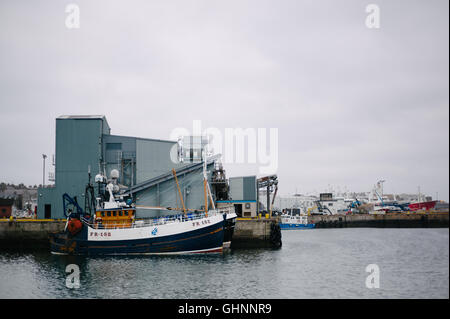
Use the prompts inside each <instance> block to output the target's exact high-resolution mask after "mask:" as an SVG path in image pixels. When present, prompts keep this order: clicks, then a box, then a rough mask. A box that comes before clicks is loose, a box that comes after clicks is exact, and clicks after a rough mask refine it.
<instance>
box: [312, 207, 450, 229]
mask: <svg viewBox="0 0 450 319" xmlns="http://www.w3.org/2000/svg"><path fill="white" fill-rule="evenodd" d="M309 218H310V221H311V222H312V223H314V224H316V228H336V227H379V228H435V227H449V226H448V225H449V224H448V219H449V213H448V211H447V212H430V213H387V214H354V215H313V216H310V217H309Z"/></svg>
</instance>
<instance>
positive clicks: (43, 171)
mask: <svg viewBox="0 0 450 319" xmlns="http://www.w3.org/2000/svg"><path fill="white" fill-rule="evenodd" d="M42 158H43V160H44V164H43V165H42V187H45V159H46V158H47V155H45V154H42Z"/></svg>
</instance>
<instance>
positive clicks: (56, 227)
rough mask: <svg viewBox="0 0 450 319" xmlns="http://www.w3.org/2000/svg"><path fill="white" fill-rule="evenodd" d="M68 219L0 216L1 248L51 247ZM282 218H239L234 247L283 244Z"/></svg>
mask: <svg viewBox="0 0 450 319" xmlns="http://www.w3.org/2000/svg"><path fill="white" fill-rule="evenodd" d="M310 221H311V222H313V223H315V224H316V227H317V228H341V227H342V228H343V227H381V228H433V227H447V228H448V227H449V213H448V211H447V212H431V213H388V214H354V215H331V216H329V215H328V216H327V215H313V216H310ZM65 224H66V220H52V219H38V220H33V219H29V220H27V219H17V220H9V219H0V249H2V250H5V249H16V248H25V249H34V248H44V249H48V248H49V238H48V237H49V234H50V233H53V232H59V231H62V230H63V229H64V226H65ZM281 237H282V236H281V231H280V228H279V218H277V217H272V218H256V219H255V218H253V219H252V218H238V220H237V221H236V225H235V230H234V235H233V240H232V244H231V247H232V248H260V247H272V248H273V247H275V248H279V247H281V245H282V238H281Z"/></svg>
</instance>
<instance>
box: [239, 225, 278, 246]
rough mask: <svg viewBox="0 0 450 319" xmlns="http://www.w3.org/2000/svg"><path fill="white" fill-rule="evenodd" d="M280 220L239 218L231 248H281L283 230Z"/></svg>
mask: <svg viewBox="0 0 450 319" xmlns="http://www.w3.org/2000/svg"><path fill="white" fill-rule="evenodd" d="M278 223H279V219H278V218H267V219H266V218H256V219H255V218H252V219H251V218H238V219H237V220H236V225H235V228H234V234H233V240H232V241H231V248H265V247H272V248H279V247H281V230H280V226H279V224H278Z"/></svg>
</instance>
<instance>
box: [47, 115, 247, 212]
mask: <svg viewBox="0 0 450 319" xmlns="http://www.w3.org/2000/svg"><path fill="white" fill-rule="evenodd" d="M175 145H176V142H173V141H163V140H154V139H145V138H138V137H130V136H119V135H110V127H109V125H108V123H107V121H106V118H105V117H104V116H64V117H60V118H57V120H56V150H55V158H56V167H55V187H52V188H40V189H39V191H38V194H39V197H38V218H63V217H64V216H63V204H62V195H63V194H64V193H68V194H69V195H70V196H72V197H77V200H78V202H79V204H80V205H81V206H82V207H84V189H85V186H86V183H87V180H88V174H87V172H88V166H90V168H91V176H92V182H93V179H94V176H95V175H96V174H98V173H99V172H100V171H102V172H105V173H106V174H107V175H108V177H109V175H110V172H111V170H112V169H118V170H119V183H120V184H123V185H126V186H132V185H136V184H139V183H141V182H145V181H146V180H148V179H150V178H153V177H157V176H160V175H162V174H165V173H167V172H170V171H171V170H172V168H175V169H179V168H180V167H182V166H185V165H189V163H186V164H181V163H174V162H173V161H172V158H174V159H176V158H177V149H176V148H174V147H173V146H175ZM171 155H172V156H171ZM213 168H214V165H213V163H212V164H210V165H208V170H210V171H211V170H213ZM210 175H211V174H210ZM210 175H209V176H210ZM202 178H203V177H202V172H201V169H199V170H198V171H193V172H190V173H186V174H182V175H181V176H178V179H179V183H180V188H181V191H182V196H183V198H184V201H185V204H186V207H187V208H190V209H201V208H202V207H203V206H204V194H203V182H202ZM246 185H247V184H246ZM96 191H97V189H96ZM135 195H136V204H137V205H144V206H166V207H167V206H168V207H181V203H180V202H181V201H180V198H179V195H178V192H177V189H176V186H175V182H174V180H173V179H172V180H169V181H166V182H162V183H160V184H158V185H156V186H154V187H151V188H148V189H145V190H143V191H140V192H139V193H137V194H135ZM169 213H170V212H169ZM138 214H139V211H138ZM161 214H166V213H163V212H162V211H148V210H147V211H144V210H142V215H143V217H145V216H155V215H161ZM138 216H139V215H138Z"/></svg>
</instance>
